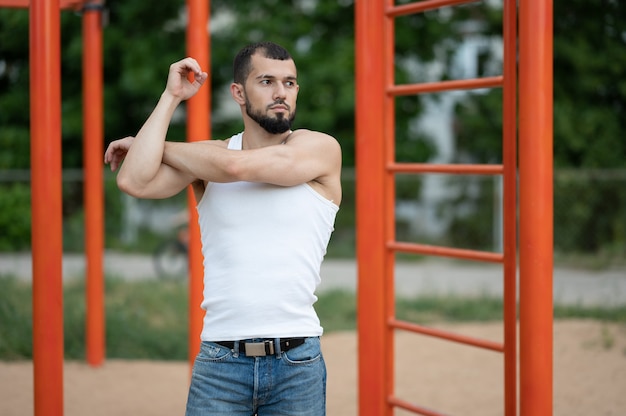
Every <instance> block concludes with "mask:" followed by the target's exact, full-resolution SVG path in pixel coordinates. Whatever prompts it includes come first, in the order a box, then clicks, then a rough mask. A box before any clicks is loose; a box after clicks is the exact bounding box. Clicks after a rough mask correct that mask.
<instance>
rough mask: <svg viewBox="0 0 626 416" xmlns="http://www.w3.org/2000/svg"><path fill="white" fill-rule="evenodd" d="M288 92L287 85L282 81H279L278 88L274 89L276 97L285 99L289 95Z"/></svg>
mask: <svg viewBox="0 0 626 416" xmlns="http://www.w3.org/2000/svg"><path fill="white" fill-rule="evenodd" d="M286 92H287V89H286V88H285V86H284V85H283V84H282V83H280V82H277V83H276V88H275V89H274V99H278V98H280V99H284V98H285V97H286V95H287V94H286Z"/></svg>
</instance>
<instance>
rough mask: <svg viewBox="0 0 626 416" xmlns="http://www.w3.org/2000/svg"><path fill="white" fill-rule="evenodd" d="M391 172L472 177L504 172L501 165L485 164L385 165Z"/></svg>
mask: <svg viewBox="0 0 626 416" xmlns="http://www.w3.org/2000/svg"><path fill="white" fill-rule="evenodd" d="M387 169H388V170H389V171H391V172H399V173H452V174H474V175H500V174H502V173H503V172H504V167H503V166H502V165H486V164H473V165H467V164H433V163H391V164H389V165H387Z"/></svg>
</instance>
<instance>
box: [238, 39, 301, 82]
mask: <svg viewBox="0 0 626 416" xmlns="http://www.w3.org/2000/svg"><path fill="white" fill-rule="evenodd" d="M255 53H260V54H261V55H262V56H263V57H265V58H269V59H278V60H280V61H286V60H289V59H292V58H291V55H289V52H288V51H287V49H285V48H283V47H282V46H280V45H278V44H276V43H274V42H257V43H253V44H250V45H248V46H246V47H244V48H243V49H241V50H240V51H239V53H237V56H235V60H234V62H233V80H234V81H235V82H236V83H238V84H245V82H246V79H247V78H248V75H250V72H251V71H252V64H251V58H252V55H254V54H255Z"/></svg>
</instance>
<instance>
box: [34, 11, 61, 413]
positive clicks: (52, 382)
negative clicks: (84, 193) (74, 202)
mask: <svg viewBox="0 0 626 416" xmlns="http://www.w3.org/2000/svg"><path fill="white" fill-rule="evenodd" d="M29 13H30V29H29V30H30V93H31V98H30V113H31V126H30V128H31V172H32V183H31V190H32V198H31V213H32V230H33V231H32V254H33V361H34V401H35V403H34V407H35V415H62V414H63V281H62V271H63V227H62V222H63V217H62V199H61V189H62V186H61V166H62V163H61V86H60V83H61V82H60V80H61V59H60V8H59V0H33V1H32V2H31V6H30V11H29Z"/></svg>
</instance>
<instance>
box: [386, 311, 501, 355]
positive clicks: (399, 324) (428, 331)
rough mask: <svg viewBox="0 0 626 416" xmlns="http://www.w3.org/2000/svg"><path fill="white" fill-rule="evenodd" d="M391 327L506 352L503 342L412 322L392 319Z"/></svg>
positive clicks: (389, 322)
mask: <svg viewBox="0 0 626 416" xmlns="http://www.w3.org/2000/svg"><path fill="white" fill-rule="evenodd" d="M388 324H389V326H391V327H393V328H396V329H401V330H404V331H409V332H414V333H418V334H422V335H428V336H431V337H435V338H440V339H445V340H448V341H453V342H458V343H460V344H465V345H471V346H473V347H477V348H483V349H487V350H492V351H496V352H504V344H503V343H501V342H494V341H488V340H484V339H479V338H475V337H469V336H467V335H460V334H455V333H453V332H450V331H444V330H441V329H436V328H429V327H426V326H423V325H417V324H413V323H410V322H405V321H400V320H397V319H390V320H389V321H388Z"/></svg>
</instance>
